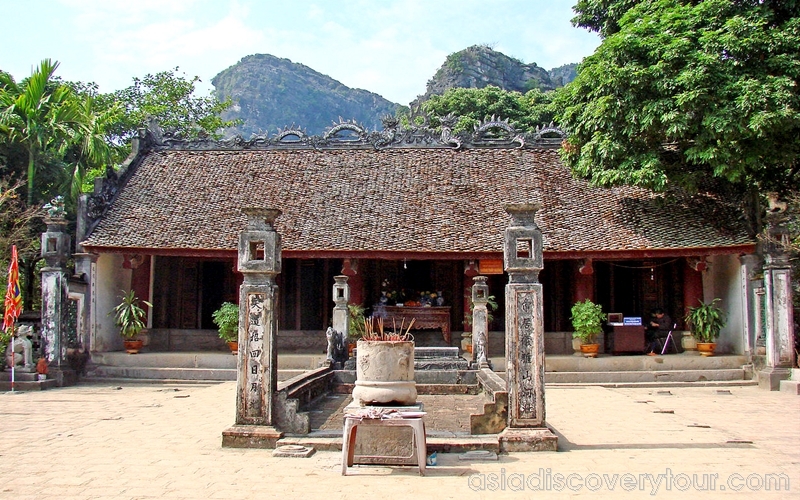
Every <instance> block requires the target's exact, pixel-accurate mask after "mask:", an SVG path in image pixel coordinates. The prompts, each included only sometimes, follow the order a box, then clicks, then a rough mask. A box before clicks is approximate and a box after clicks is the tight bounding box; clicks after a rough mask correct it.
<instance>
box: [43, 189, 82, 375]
mask: <svg viewBox="0 0 800 500" xmlns="http://www.w3.org/2000/svg"><path fill="white" fill-rule="evenodd" d="M47 207H49V209H48V215H47V216H46V217H45V220H44V222H45V224H46V225H47V231H46V232H44V233H42V248H41V255H42V257H43V258H44V260H45V262H46V263H47V265H46V266H45V267H43V268H42V332H41V336H42V344H43V345H42V355H43V357H44V359H46V360H47V364H48V365H49V370H48V375H49V377H50V378H55V379H56V380H57V383H58V385H59V386H65V385H74V384H75V382H76V376H75V372H74V371H73V370H71V369H70V368H69V365H68V364H67V342H66V327H67V304H68V300H69V296H68V295H69V278H68V275H67V267H66V266H67V258H68V257H69V254H70V245H71V242H70V240H71V239H70V237H69V234H67V232H66V227H67V220H66V219H65V218H64V212H63V209H62V207H63V204H62V205H58V202H57V200H53V201H52V202H51V204H50V205H46V206H45V208H47ZM35 361H36V360H35V359H34V362H35Z"/></svg>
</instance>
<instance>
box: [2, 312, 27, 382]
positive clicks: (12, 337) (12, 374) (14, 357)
mask: <svg viewBox="0 0 800 500" xmlns="http://www.w3.org/2000/svg"><path fill="white" fill-rule="evenodd" d="M9 349H11V392H14V366H15V365H16V364H17V359H16V356H14V325H13V323H12V325H11V347H10V348H9ZM23 357H24V356H23ZM6 358H8V356H6Z"/></svg>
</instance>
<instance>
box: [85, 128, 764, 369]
mask: <svg viewBox="0 0 800 500" xmlns="http://www.w3.org/2000/svg"><path fill="white" fill-rule="evenodd" d="M563 138H564V134H563V133H562V132H561V131H560V130H558V129H555V128H544V129H541V130H538V131H536V132H535V133H531V134H521V133H519V132H517V131H515V130H514V129H513V128H512V127H511V126H510V125H509V124H508V123H507V122H503V121H497V120H495V121H487V122H485V123H483V124H482V125H481V126H480V127H478V128H476V130H475V131H474V132H473V133H471V134H466V133H464V134H459V135H455V134H451V133H450V131H449V129H448V128H447V127H446V126H445V127H444V128H443V130H442V131H435V132H434V131H433V130H431V129H428V128H426V127H411V128H401V127H399V126H398V125H397V124H396V123H389V124H387V127H386V129H385V130H384V131H382V132H368V131H366V130H364V129H363V128H362V127H360V126H359V125H357V124H354V123H349V122H344V123H340V124H338V125H336V126H334V127H332V128H331V129H329V130H328V131H327V132H326V133H325V134H324V135H323V136H306V135H305V134H304V132H303V131H302V130H285V131H283V132H282V133H280V134H278V135H277V136H275V137H271V138H267V137H255V138H253V139H251V140H249V141H245V140H242V139H241V138H233V139H228V140H221V141H214V140H210V139H201V140H196V141H186V140H182V139H181V138H178V137H174V136H171V135H169V134H165V133H164V132H163V131H162V130H161V129H159V128H158V126H157V125H155V124H151V125H150V126H149V127H148V128H147V129H146V130H142V131H141V133H140V137H139V138H138V139H137V140H136V141H135V144H134V148H133V153H132V155H131V157H130V158H129V159H128V160H127V161H126V163H125V165H124V166H123V169H122V170H121V171H120V172H119V174H118V176H115V177H113V178H109V179H104V180H103V182H98V184H97V186H96V190H95V194H94V195H92V196H88V197H87V198H85V199H84V200H83V204H82V206H83V218H82V219H81V221H80V222H79V228H78V235H77V241H78V243H79V248H78V251H79V254H78V255H79V256H83V257H82V258H83V259H84V261H85V262H86V263H87V264H86V265H85V266H84V267H83V269H84V270H85V272H86V273H87V275H89V276H90V277H91V278H90V280H89V281H90V286H89V287H90V290H91V292H90V293H91V299H90V300H89V303H90V304H91V308H92V312H91V314H89V315H87V318H88V319H87V321H88V323H89V324H88V328H86V329H85V332H86V333H85V336H86V338H85V339H84V342H85V343H86V344H87V345H89V346H90V349H91V350H92V351H111V350H119V349H121V347H122V340H121V338H120V337H119V335H118V333H117V329H116V327H115V326H114V324H113V318H112V317H110V316H109V315H108V312H109V311H110V310H111V309H112V307H113V306H114V305H115V304H116V302H117V297H118V296H119V294H120V292H121V291H122V290H129V289H133V290H135V291H136V294H137V295H138V296H139V297H140V298H143V299H147V300H149V301H150V302H151V303H152V304H153V307H152V310H148V326H149V327H150V329H151V349H152V350H164V351H170V350H221V349H225V345H224V343H223V342H222V341H221V340H220V339H219V338H218V336H217V334H216V327H215V325H214V324H213V322H212V317H211V314H212V312H213V311H214V310H216V309H217V308H218V307H219V306H220V304H221V303H222V302H224V301H230V302H235V301H236V300H237V290H238V287H239V284H240V283H241V280H242V276H241V275H240V274H238V273H237V272H236V258H237V238H238V234H239V232H240V231H241V230H242V228H244V226H245V222H246V217H245V215H244V214H243V213H242V212H241V209H242V208H243V207H250V206H260V207H270V208H278V209H280V210H281V212H282V214H281V215H280V217H278V218H277V221H276V229H277V231H278V233H279V234H280V235H281V237H282V241H283V254H282V260H283V262H282V272H281V274H280V275H279V276H278V286H279V290H280V292H279V301H278V303H279V305H278V308H279V314H280V315H279V331H280V334H279V338H278V345H279V349H283V350H303V349H307V348H309V349H310V348H316V346H318V345H319V343H320V342H324V336H321V333H322V332H324V331H325V329H326V328H327V326H328V323H329V321H330V318H331V310H332V308H333V301H332V298H331V287H332V285H333V283H334V276H336V275H339V274H344V275H347V276H349V285H350V293H351V297H350V302H351V303H353V304H363V305H364V306H365V307H366V308H367V310H368V312H376V311H377V312H381V313H382V314H384V315H387V314H388V315H389V316H391V315H392V314H396V313H397V311H398V309H399V308H400V307H403V308H419V314H420V315H421V316H423V317H425V318H427V320H428V323H425V324H423V325H422V326H424V327H427V328H433V329H437V330H441V332H442V335H441V337H439V336H438V334H437V336H436V340H437V341H438V342H439V345H453V346H456V345H459V341H460V338H461V332H463V331H465V330H469V319H470V317H469V311H470V303H469V289H470V287H471V286H472V284H473V279H472V278H473V277H474V276H476V275H478V274H481V275H485V276H487V277H488V280H487V283H488V285H489V290H490V294H491V295H493V296H494V298H495V300H496V301H497V302H498V306H499V308H498V310H497V311H496V312H495V313H494V314H493V317H494V319H493V321H492V323H491V325H490V329H491V330H492V331H493V332H496V333H495V334H494V338H495V339H496V340H495V344H496V345H497V346H500V347H497V348H495V347H492V350H493V351H494V352H497V350H498V349H500V350H502V332H503V331H504V325H503V318H504V317H505V316H504V312H503V311H504V304H503V296H504V293H503V287H504V285H505V284H506V283H507V282H508V278H507V276H505V275H504V274H503V264H502V259H503V241H502V238H503V230H504V229H505V228H506V227H507V226H508V215H507V214H506V212H505V211H504V209H503V207H504V206H505V205H507V204H510V203H531V202H533V203H540V204H541V207H542V208H541V210H539V211H538V212H537V214H536V222H537V224H538V226H539V228H541V231H542V233H543V254H544V270H543V271H542V272H541V274H540V279H541V282H542V283H543V289H544V327H545V332H546V333H545V342H546V352H547V353H548V354H560V353H567V352H571V340H572V339H571V333H570V332H571V330H572V328H571V324H570V308H571V306H572V305H573V304H574V303H575V302H576V301H579V300H583V299H586V298H590V299H592V300H594V301H595V302H597V303H600V304H602V306H603V309H604V311H605V312H609V313H619V315H621V316H622V317H631V318H636V317H641V318H644V321H646V320H647V318H648V317H649V315H650V313H651V311H652V310H654V309H656V308H659V307H660V308H663V309H664V310H665V311H667V313H668V314H669V315H670V316H671V317H672V318H674V319H675V321H676V322H677V323H679V327H678V328H679V329H683V328H684V325H683V320H682V318H683V316H684V315H685V312H686V310H687V308H688V307H690V306H693V305H697V304H698V300H705V301H708V300H711V299H712V298H715V297H719V298H721V299H722V301H721V306H722V307H723V308H724V309H725V310H726V311H727V312H728V323H727V325H726V327H725V329H724V330H723V332H722V335H721V336H720V339H719V342H718V348H717V349H718V351H719V352H728V353H740V354H741V353H744V352H745V351H747V350H749V349H750V348H751V347H752V343H753V339H749V338H748V335H751V334H749V333H747V332H749V331H750V329H748V328H747V326H746V325H747V323H748V321H750V320H749V319H748V312H747V309H748V305H747V301H746V300H745V299H743V288H746V287H745V286H744V284H745V282H746V281H747V279H748V278H747V273H748V272H749V270H748V269H747V268H746V267H747V266H746V265H745V264H743V262H746V261H747V259H744V260H743V259H742V258H741V257H742V256H744V255H748V254H752V253H753V252H754V251H755V242H754V241H753V240H752V239H751V238H749V237H748V235H747V231H746V228H745V225H744V223H743V221H742V220H741V218H740V217H739V213H738V212H737V211H736V209H735V207H733V206H732V205H731V204H726V203H724V202H723V201H722V200H718V199H714V198H712V197H708V196H694V197H692V196H689V195H686V194H684V193H680V192H668V193H662V194H659V193H653V192H651V191H648V190H645V189H641V188H635V187H618V188H613V189H606V188H597V187H593V186H591V185H589V184H588V183H587V182H586V181H583V180H578V179H575V178H573V177H572V175H571V173H570V171H569V169H568V168H567V167H565V166H564V165H563V164H562V162H561V160H560V158H559V151H558V150H559V147H560V145H561V142H562V140H563ZM423 292H426V293H424V294H423ZM398 304H402V305H400V306H398ZM376 305H377V306H379V307H376ZM387 311H388V313H387ZM404 311H406V312H407V311H411V309H404ZM434 313H435V314H434ZM498 335H499V336H500V338H499V339H497V337H498ZM426 338H432V337H430V336H429V337H426ZM490 342H492V340H491V338H490Z"/></svg>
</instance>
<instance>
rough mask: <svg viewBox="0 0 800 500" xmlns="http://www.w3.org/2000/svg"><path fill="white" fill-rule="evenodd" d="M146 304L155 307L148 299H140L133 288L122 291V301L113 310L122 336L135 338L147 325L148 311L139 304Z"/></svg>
mask: <svg viewBox="0 0 800 500" xmlns="http://www.w3.org/2000/svg"><path fill="white" fill-rule="evenodd" d="M140 303H141V304H146V305H147V306H148V307H153V304H151V303H150V302H147V301H146V300H142V301H140V300H139V298H138V297H136V293H135V292H134V291H133V290H130V291H128V292H125V291H124V290H123V291H122V300H121V302H120V303H119V304H118V305H117V306H116V307H115V308H114V309H113V310H112V312H113V313H114V322H115V323H116V325H117V326H118V327H119V334H120V335H121V336H122V338H125V339H133V338H134V337H136V336H137V335H139V332H141V331H142V329H143V328H144V327H145V321H146V320H147V313H146V312H145V311H144V309H142V307H141V306H140V305H139V304H140Z"/></svg>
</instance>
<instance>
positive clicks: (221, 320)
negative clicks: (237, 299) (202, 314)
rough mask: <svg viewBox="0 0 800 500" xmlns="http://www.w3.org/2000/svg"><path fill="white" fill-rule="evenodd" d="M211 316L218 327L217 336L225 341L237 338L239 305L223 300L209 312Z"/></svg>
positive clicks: (232, 340)
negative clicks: (214, 309) (216, 307)
mask: <svg viewBox="0 0 800 500" xmlns="http://www.w3.org/2000/svg"><path fill="white" fill-rule="evenodd" d="M211 318H212V319H213V321H214V324H215V325H217V328H218V329H219V338H221V339H222V340H224V341H225V342H236V341H238V340H239V306H237V305H236V304H233V303H231V302H223V303H222V305H221V306H220V307H219V309H217V310H216V311H214V312H213V313H212V314H211Z"/></svg>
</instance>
